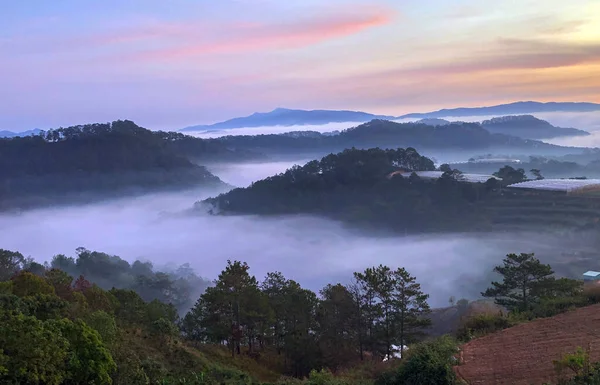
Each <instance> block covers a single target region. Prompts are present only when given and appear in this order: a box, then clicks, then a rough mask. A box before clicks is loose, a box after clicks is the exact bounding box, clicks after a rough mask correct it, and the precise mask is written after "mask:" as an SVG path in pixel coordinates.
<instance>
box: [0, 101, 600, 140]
mask: <svg viewBox="0 0 600 385" xmlns="http://www.w3.org/2000/svg"><path fill="white" fill-rule="evenodd" d="M519 103H540V104H548V103H559V104H560V103H572V104H599V105H600V103H595V102H587V101H574V102H570V101H568V102H566V101H548V102H540V101H536V100H517V101H513V102H508V103H501V104H494V105H475V106H472V107H464V106H449V107H446V108H443V109H438V110H433V111H410V112H407V113H404V114H393V113H392V114H377V113H373V112H371V111H363V110H349V109H344V108H340V109H337V110H333V109H321V108H315V109H302V108H289V107H275V108H272V109H270V110H268V111H266V110H263V111H254V112H252V113H249V114H247V115H244V116H230V117H226V118H224V119H222V120H218V121H212V122H209V123H200V124H195V125H193V126H203V125H204V126H207V127H209V126H211V125H213V124H217V123H222V122H226V121H229V120H232V119H238V118H247V117H250V116H252V115H254V114H269V113H272V112H275V111H276V110H290V111H308V112H310V111H343V112H361V113H368V114H372V115H388V116H390V117H393V118H394V119H392V120H393V121H396V120H403V119H417V120H420V119H442V120H447V119H453V120H452V121H456V119H459V120H460V119H463V118H464V119H467V120H468V121H472V122H479V121H483V120H486V119H490V118H492V117H495V116H525V115H529V116H534V117H535V118H537V119H541V120H547V118H544V116H545V115H547V114H553V113H558V114H560V113H562V112H523V113H515V114H501V115H472V116H469V115H466V116H452V115H448V116H443V117H439V118H429V117H416V118H406V117H404V116H405V115H412V114H425V115H426V114H431V113H436V112H438V111H443V110H454V109H462V108H468V109H472V108H475V109H476V108H490V107H498V106H507V105H513V104H519ZM598 111H600V109H599V110H598ZM591 112H592V113H593V111H591ZM574 113H576V114H577V113H580V114H585V113H590V111H588V112H584V111H582V112H574ZM117 120H130V121H133V122H134V123H136V124H137V125H139V126H140V127H143V128H146V129H149V130H152V131H156V130H164V131H173V132H178V131H181V130H183V129H186V128H190V127H192V126H188V127H176V128H167V129H161V128H156V127H144V126H142V125H140V124H139V123H138V122H136V121H135V120H133V119H129V118H127V117H125V118H119V119H109V120H107V121H104V122H100V121H89V122H79V123H71V124H66V125H62V126H56V127H32V128H24V129H22V130H10V129H2V127H0V132H11V133H22V132H27V131H35V130H42V131H47V130H49V129H57V128H59V127H70V126H78V125H84V124H96V123H111V122H114V121H117ZM349 123H359V124H360V122H350V121H348V122H339V123H337V124H349ZM329 124H335V123H329ZM327 125H328V124H323V126H327ZM304 126H307V127H313V126H321V125H319V124H307V125H303V124H301V125H293V126H282V127H304ZM276 127H279V126H276ZM248 128H257V127H248ZM336 129H337V128H336ZM286 132H287V131H286ZM326 132H327V131H326Z"/></svg>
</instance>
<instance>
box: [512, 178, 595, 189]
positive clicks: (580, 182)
mask: <svg viewBox="0 0 600 385" xmlns="http://www.w3.org/2000/svg"><path fill="white" fill-rule="evenodd" d="M508 187H511V188H522V189H534V190H545V191H564V192H571V191H577V190H581V189H585V188H590V187H598V188H600V179H542V180H529V181H526V182H520V183H515V184H511V185H510V186H508Z"/></svg>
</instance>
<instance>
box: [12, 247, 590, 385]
mask: <svg viewBox="0 0 600 385" xmlns="http://www.w3.org/2000/svg"><path fill="white" fill-rule="evenodd" d="M77 252H78V257H77V259H75V258H69V257H65V256H62V255H61V256H57V257H55V258H54V259H53V260H52V262H51V263H49V264H47V265H41V264H38V263H36V262H34V261H33V260H31V259H28V258H24V257H23V256H22V255H21V254H20V253H18V252H12V251H7V250H1V251H0V304H1V306H0V330H2V331H3V332H2V333H0V347H1V350H0V380H1V381H2V382H3V383H7V384H12V383H15V384H16V383H19V384H56V385H58V384H87V383H90V384H91V383H94V384H111V383H112V384H150V383H163V384H169V383H173V381H179V382H178V383H184V382H187V383H195V384H231V385H233V384H248V385H250V384H253V385H255V384H259V382H256V379H254V378H252V377H251V376H248V374H244V373H243V372H240V371H236V369H232V368H231V367H229V368H227V367H224V366H223V364H219V363H216V362H212V361H210V360H209V359H207V357H206V356H204V355H203V354H205V353H203V349H205V347H207V346H213V345H215V346H221V347H222V349H223V350H226V351H227V352H228V354H229V356H230V358H229V364H230V365H234V364H235V362H238V361H239V362H244V363H245V364H244V365H247V363H248V360H253V361H255V362H257V363H261V365H265V366H269V367H272V368H277V369H276V370H277V371H278V372H279V373H280V374H282V375H288V376H292V377H295V378H300V379H301V378H307V379H306V380H304V381H305V382H302V380H297V381H299V382H293V381H296V380H292V379H284V378H282V379H280V380H277V379H273V380H272V381H270V382H268V383H270V384H277V385H284V384H285V385H289V384H298V385H300V384H305V385H318V384H326V385H359V384H376V385H397V384H420V383H435V384H455V383H456V377H455V375H454V371H453V369H452V367H453V366H454V365H456V364H458V362H457V361H456V353H457V346H458V342H459V341H468V340H470V339H472V338H476V337H478V336H481V335H483V334H486V333H489V332H494V331H497V330H500V329H502V328H506V327H510V326H511V325H514V324H515V323H517V322H525V321H527V320H531V319H535V318H539V317H548V316H552V315H555V314H558V313H561V312H564V311H567V310H569V309H571V308H573V307H578V306H586V305H588V304H591V303H597V302H599V300H600V296H598V295H596V294H593V295H591V294H590V293H586V292H585V291H584V290H583V287H582V283H581V281H578V280H572V279H567V278H557V277H556V276H555V275H554V272H553V270H552V268H551V267H550V266H549V265H545V264H543V263H542V262H541V261H539V260H538V259H537V258H535V256H534V255H533V254H524V253H523V254H509V255H507V256H506V258H505V259H504V260H503V262H502V264H501V265H499V266H497V267H496V268H495V270H494V271H495V272H496V273H497V274H498V277H499V279H498V280H497V281H494V282H492V283H491V286H490V287H489V288H488V289H487V290H485V291H483V292H482V296H483V297H488V298H492V299H494V301H495V302H496V303H497V304H498V305H499V306H501V307H502V308H503V309H505V311H506V312H505V313H504V314H497V315H490V314H481V315H475V316H472V317H468V318H466V319H465V320H464V321H463V323H462V326H461V328H460V329H459V330H457V331H456V335H455V337H452V336H445V337H442V338H439V339H432V338H431V337H427V336H426V335H425V333H426V332H427V330H428V327H429V326H430V325H431V318H430V314H431V311H432V309H430V307H429V305H428V298H429V297H428V295H427V294H426V293H424V292H423V291H422V289H421V286H420V284H419V282H418V281H417V279H416V277H414V276H412V275H411V274H410V273H409V272H408V271H407V270H406V269H404V268H402V267H399V268H391V267H388V266H383V265H378V266H373V267H370V268H366V269H365V270H364V271H360V272H355V273H354V274H353V277H352V278H353V279H352V281H351V282H350V283H348V284H346V285H342V284H339V283H338V284H328V285H326V286H325V287H324V288H323V289H322V290H320V291H319V292H318V293H315V292H313V291H311V290H308V289H306V288H303V287H302V286H301V285H300V284H299V283H298V282H295V281H293V280H291V279H287V278H286V277H284V276H283V274H282V273H280V272H271V273H268V274H267V275H266V276H265V277H264V279H262V280H258V279H257V278H256V277H255V276H253V275H252V274H251V273H250V268H249V266H248V265H247V264H246V263H244V262H241V261H228V262H227V265H226V266H225V268H224V270H223V271H222V272H221V274H220V275H219V276H218V278H217V279H216V280H215V281H214V282H213V283H212V284H211V285H210V286H209V287H207V288H206V289H205V290H204V292H203V293H202V294H201V295H200V296H199V298H198V299H197V301H196V302H195V304H194V305H193V306H192V307H191V309H190V310H189V311H188V312H181V311H178V309H177V307H176V304H177V303H178V302H177V301H178V300H179V295H178V294H176V292H177V290H178V286H177V285H175V284H172V285H167V286H162V284H164V281H161V274H162V273H158V272H154V271H153V270H152V267H151V266H150V265H148V264H143V263H141V262H139V261H136V262H134V263H133V264H131V265H128V264H127V262H125V261H123V260H121V259H120V258H118V257H114V256H108V255H106V254H103V253H98V252H92V251H88V250H86V249H83V248H80V249H78V251H77ZM63 269H64V270H63ZM182 269H183V270H184V271H187V272H189V267H188V266H184V267H183V268H182ZM180 270H181V269H180ZM67 271H69V272H71V273H70V274H69V273H68V272H67ZM71 274H73V275H71ZM76 274H79V275H78V276H77V275H76ZM136 274H138V275H137V276H135V275H136ZM144 274H145V275H144ZM179 275H185V274H184V273H180V274H179ZM132 277H133V278H136V279H135V281H136V283H135V284H134V285H133V286H130V287H121V288H118V287H115V284H117V285H118V284H119V283H122V282H130V280H131V278H132ZM100 285H102V286H104V287H106V288H107V290H105V289H103V288H102V287H101V286H100ZM110 285H113V287H110V288H108V286H110ZM156 285H157V286H156ZM174 292H175V293H174ZM460 302H463V301H460ZM461 306H462V305H461ZM180 310H181V309H180ZM407 346H408V348H407ZM394 357H399V358H400V359H399V360H397V359H395V358H394ZM219 360H222V358H221V359H219ZM382 361H388V363H389V364H388V365H386V366H384V367H382V368H380V369H378V370H377V371H376V372H373V373H371V374H369V375H368V376H366V377H365V376H361V377H360V378H347V377H344V375H345V374H344V373H346V371H347V370H348V368H351V367H360V365H363V364H365V363H369V362H370V363H373V365H377V364H378V363H379V364H381V363H382ZM396 362H397V363H396ZM373 367H376V366H373ZM334 374H335V375H334ZM344 378H345V379H344ZM161 381H162V382H161ZM182 381H184V382H182ZM290 381H292V382H290ZM424 381H425V382H424ZM264 383H265V384H266V383H267V382H264Z"/></svg>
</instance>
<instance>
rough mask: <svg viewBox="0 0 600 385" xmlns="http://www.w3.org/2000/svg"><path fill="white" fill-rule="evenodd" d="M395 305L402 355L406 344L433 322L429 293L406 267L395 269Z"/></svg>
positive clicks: (398, 339) (415, 338) (398, 338)
mask: <svg viewBox="0 0 600 385" xmlns="http://www.w3.org/2000/svg"><path fill="white" fill-rule="evenodd" d="M394 278H395V279H394V284H395V287H394V306H395V309H396V314H395V316H396V327H397V342H398V345H399V346H400V356H401V357H402V355H403V350H404V346H405V345H407V344H409V343H413V342H415V341H416V340H417V339H418V337H420V336H421V335H422V331H423V328H425V327H427V326H429V325H430V324H431V320H430V319H429V318H427V314H428V313H429V312H430V308H429V304H428V303H427V299H428V298H429V295H428V294H424V293H423V291H421V285H420V284H419V283H417V281H416V278H415V277H413V276H411V275H410V274H409V273H408V271H406V269H404V268H402V267H401V268H398V269H397V270H396V271H394Z"/></svg>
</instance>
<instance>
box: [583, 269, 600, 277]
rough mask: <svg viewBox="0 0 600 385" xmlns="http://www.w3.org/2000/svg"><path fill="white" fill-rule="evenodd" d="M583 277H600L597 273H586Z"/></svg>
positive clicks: (599, 273)
mask: <svg viewBox="0 0 600 385" xmlns="http://www.w3.org/2000/svg"><path fill="white" fill-rule="evenodd" d="M583 275H585V276H586V277H597V276H599V275H600V272H599V271H592V270H590V271H586V272H585V273H583Z"/></svg>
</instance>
